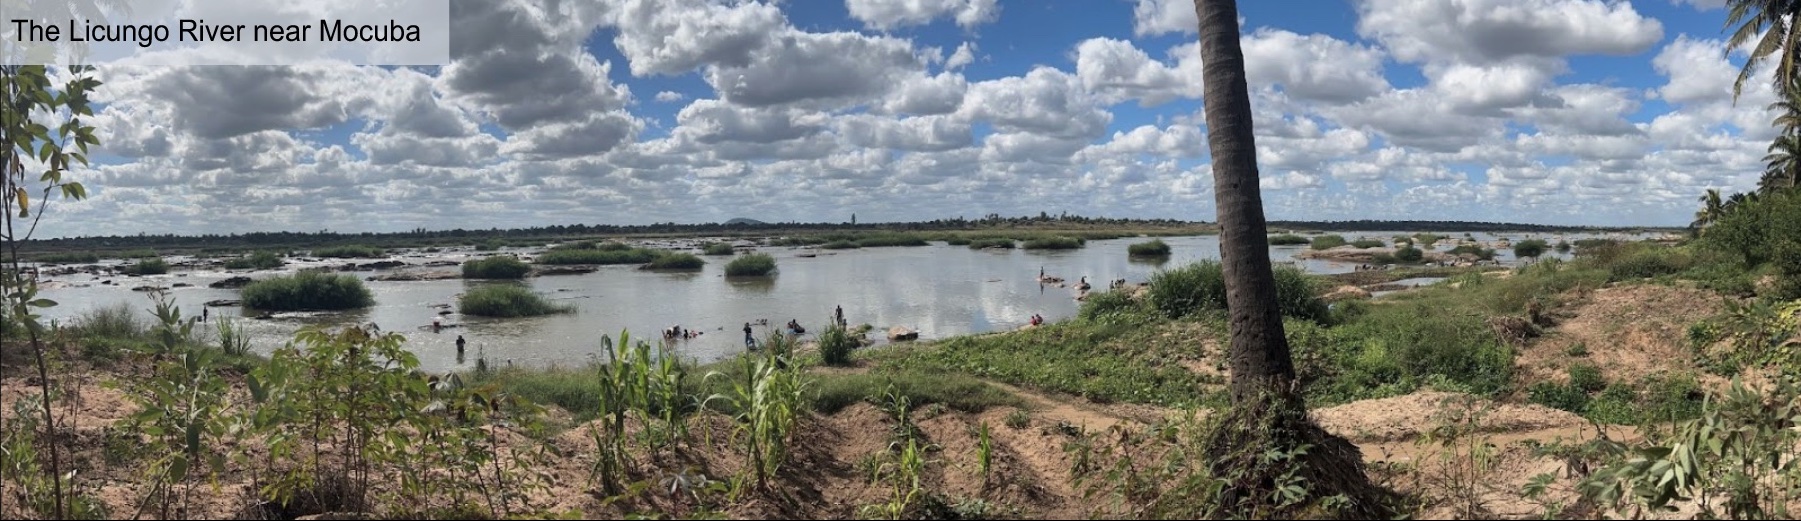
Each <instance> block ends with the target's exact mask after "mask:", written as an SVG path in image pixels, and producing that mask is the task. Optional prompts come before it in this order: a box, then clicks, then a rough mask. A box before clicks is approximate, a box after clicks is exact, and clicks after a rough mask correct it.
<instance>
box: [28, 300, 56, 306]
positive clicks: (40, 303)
mask: <svg viewBox="0 0 1801 521" xmlns="http://www.w3.org/2000/svg"><path fill="white" fill-rule="evenodd" d="M25 305H27V306H31V307H34V308H47V307H55V306H56V301H54V300H50V299H47V298H41V299H37V300H33V301H31V302H26V303H25Z"/></svg>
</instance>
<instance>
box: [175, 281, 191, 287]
mask: <svg viewBox="0 0 1801 521" xmlns="http://www.w3.org/2000/svg"><path fill="white" fill-rule="evenodd" d="M189 286H193V284H188V283H186V282H177V283H174V284H170V285H169V287H171V288H186V287H189Z"/></svg>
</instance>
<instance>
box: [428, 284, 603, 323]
mask: <svg viewBox="0 0 1801 521" xmlns="http://www.w3.org/2000/svg"><path fill="white" fill-rule="evenodd" d="M457 311H458V312H460V313H462V314H464V315H473V316H481V317H502V318H510V317H535V316H539V315H549V314H552V313H573V312H575V306H569V305H556V304H552V303H550V301H548V300H545V299H544V297H543V296H540V295H538V294H537V293H532V292H531V290H528V289H526V288H524V287H522V286H516V285H512V284H489V285H483V286H481V287H478V288H475V289H471V290H469V291H468V292H465V293H463V296H462V298H459V299H457Z"/></svg>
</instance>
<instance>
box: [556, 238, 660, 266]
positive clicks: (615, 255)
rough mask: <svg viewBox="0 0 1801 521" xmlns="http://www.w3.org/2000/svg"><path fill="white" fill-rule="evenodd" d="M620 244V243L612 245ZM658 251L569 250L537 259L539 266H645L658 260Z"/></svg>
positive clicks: (558, 251)
mask: <svg viewBox="0 0 1801 521" xmlns="http://www.w3.org/2000/svg"><path fill="white" fill-rule="evenodd" d="M611 244H618V243H611ZM656 258H657V252H656V250H651V249H645V248H638V249H626V250H619V249H601V248H569V249H556V248H553V249H551V250H550V251H546V252H544V254H543V255H539V256H538V258H537V259H536V262H537V263H538V264H644V263H647V262H650V261H653V260H656Z"/></svg>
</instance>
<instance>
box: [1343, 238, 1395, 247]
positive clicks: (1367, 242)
mask: <svg viewBox="0 0 1801 521" xmlns="http://www.w3.org/2000/svg"><path fill="white" fill-rule="evenodd" d="M1387 245H1388V243H1385V242H1382V239H1357V240H1356V241H1355V242H1352V243H1351V246H1355V247H1358V248H1381V247H1383V246H1387Z"/></svg>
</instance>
